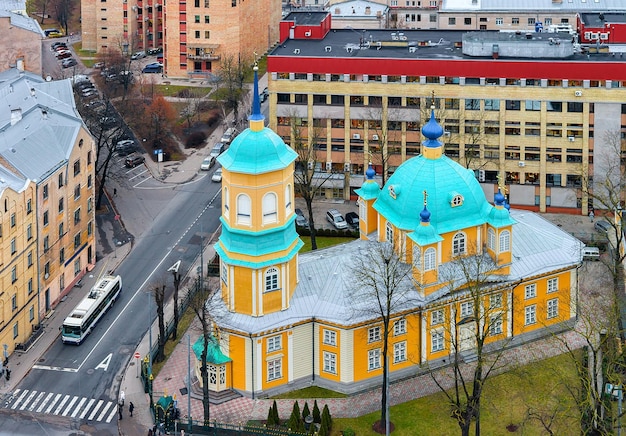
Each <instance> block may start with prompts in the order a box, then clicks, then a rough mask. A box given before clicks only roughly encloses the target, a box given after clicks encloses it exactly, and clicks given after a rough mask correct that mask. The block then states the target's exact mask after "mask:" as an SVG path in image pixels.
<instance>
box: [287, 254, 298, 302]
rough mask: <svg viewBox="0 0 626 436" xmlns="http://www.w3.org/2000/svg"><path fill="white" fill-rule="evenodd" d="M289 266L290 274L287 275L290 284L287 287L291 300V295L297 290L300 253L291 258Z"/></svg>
mask: <svg viewBox="0 0 626 436" xmlns="http://www.w3.org/2000/svg"><path fill="white" fill-rule="evenodd" d="M287 266H288V267H289V276H288V277H287V283H288V286H289V287H288V288H287V289H288V293H287V297H288V298H289V301H291V297H292V296H293V293H294V292H295V291H296V286H297V285H298V255H296V256H294V257H292V258H291V259H289V261H288V262H287Z"/></svg>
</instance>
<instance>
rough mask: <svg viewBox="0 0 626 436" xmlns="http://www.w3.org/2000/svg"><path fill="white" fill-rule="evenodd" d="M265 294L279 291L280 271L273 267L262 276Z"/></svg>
mask: <svg viewBox="0 0 626 436" xmlns="http://www.w3.org/2000/svg"><path fill="white" fill-rule="evenodd" d="M263 286H264V288H263V289H265V292H274V291H278V290H279V289H280V271H279V270H278V268H276V267H275V266H272V267H269V268H268V269H266V270H265V274H263Z"/></svg>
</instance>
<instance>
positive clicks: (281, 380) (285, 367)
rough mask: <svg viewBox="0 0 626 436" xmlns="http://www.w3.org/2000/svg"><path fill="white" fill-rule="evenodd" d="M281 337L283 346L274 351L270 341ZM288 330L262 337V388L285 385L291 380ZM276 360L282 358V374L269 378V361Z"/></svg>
mask: <svg viewBox="0 0 626 436" xmlns="http://www.w3.org/2000/svg"><path fill="white" fill-rule="evenodd" d="M277 337H280V343H281V346H280V348H279V349H276V350H274V351H270V350H269V341H271V340H275V338H277ZM287 339H288V335H287V332H280V333H277V334H272V335H270V336H267V337H264V338H263V339H262V347H261V350H262V352H261V362H262V364H261V365H262V370H261V374H262V380H261V389H263V390H265V389H271V388H275V387H278V386H281V385H284V384H286V383H288V382H289V379H288V374H289V359H288V356H289V350H288V347H287ZM275 360H280V362H281V375H280V377H278V378H276V379H274V380H269V379H268V362H272V361H275Z"/></svg>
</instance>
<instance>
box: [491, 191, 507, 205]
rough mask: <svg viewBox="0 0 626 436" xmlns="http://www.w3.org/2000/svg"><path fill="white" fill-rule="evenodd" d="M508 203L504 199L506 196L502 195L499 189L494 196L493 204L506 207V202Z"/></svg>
mask: <svg viewBox="0 0 626 436" xmlns="http://www.w3.org/2000/svg"><path fill="white" fill-rule="evenodd" d="M505 201H506V199H505V198H504V195H502V192H501V191H500V189H498V192H496V193H495V194H494V196H493V202H494V204H495V205H496V206H504V202H505Z"/></svg>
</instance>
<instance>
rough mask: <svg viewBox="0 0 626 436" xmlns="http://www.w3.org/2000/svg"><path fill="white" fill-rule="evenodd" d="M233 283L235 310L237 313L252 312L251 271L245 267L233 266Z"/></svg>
mask: <svg viewBox="0 0 626 436" xmlns="http://www.w3.org/2000/svg"><path fill="white" fill-rule="evenodd" d="M233 279H234V281H233V283H232V285H231V286H233V287H234V288H235V301H234V304H235V311H236V312H238V313H246V314H252V299H253V298H254V291H253V289H255V288H254V287H253V286H252V283H253V281H254V280H253V275H252V271H251V270H249V269H247V268H235V270H234V271H233Z"/></svg>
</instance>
